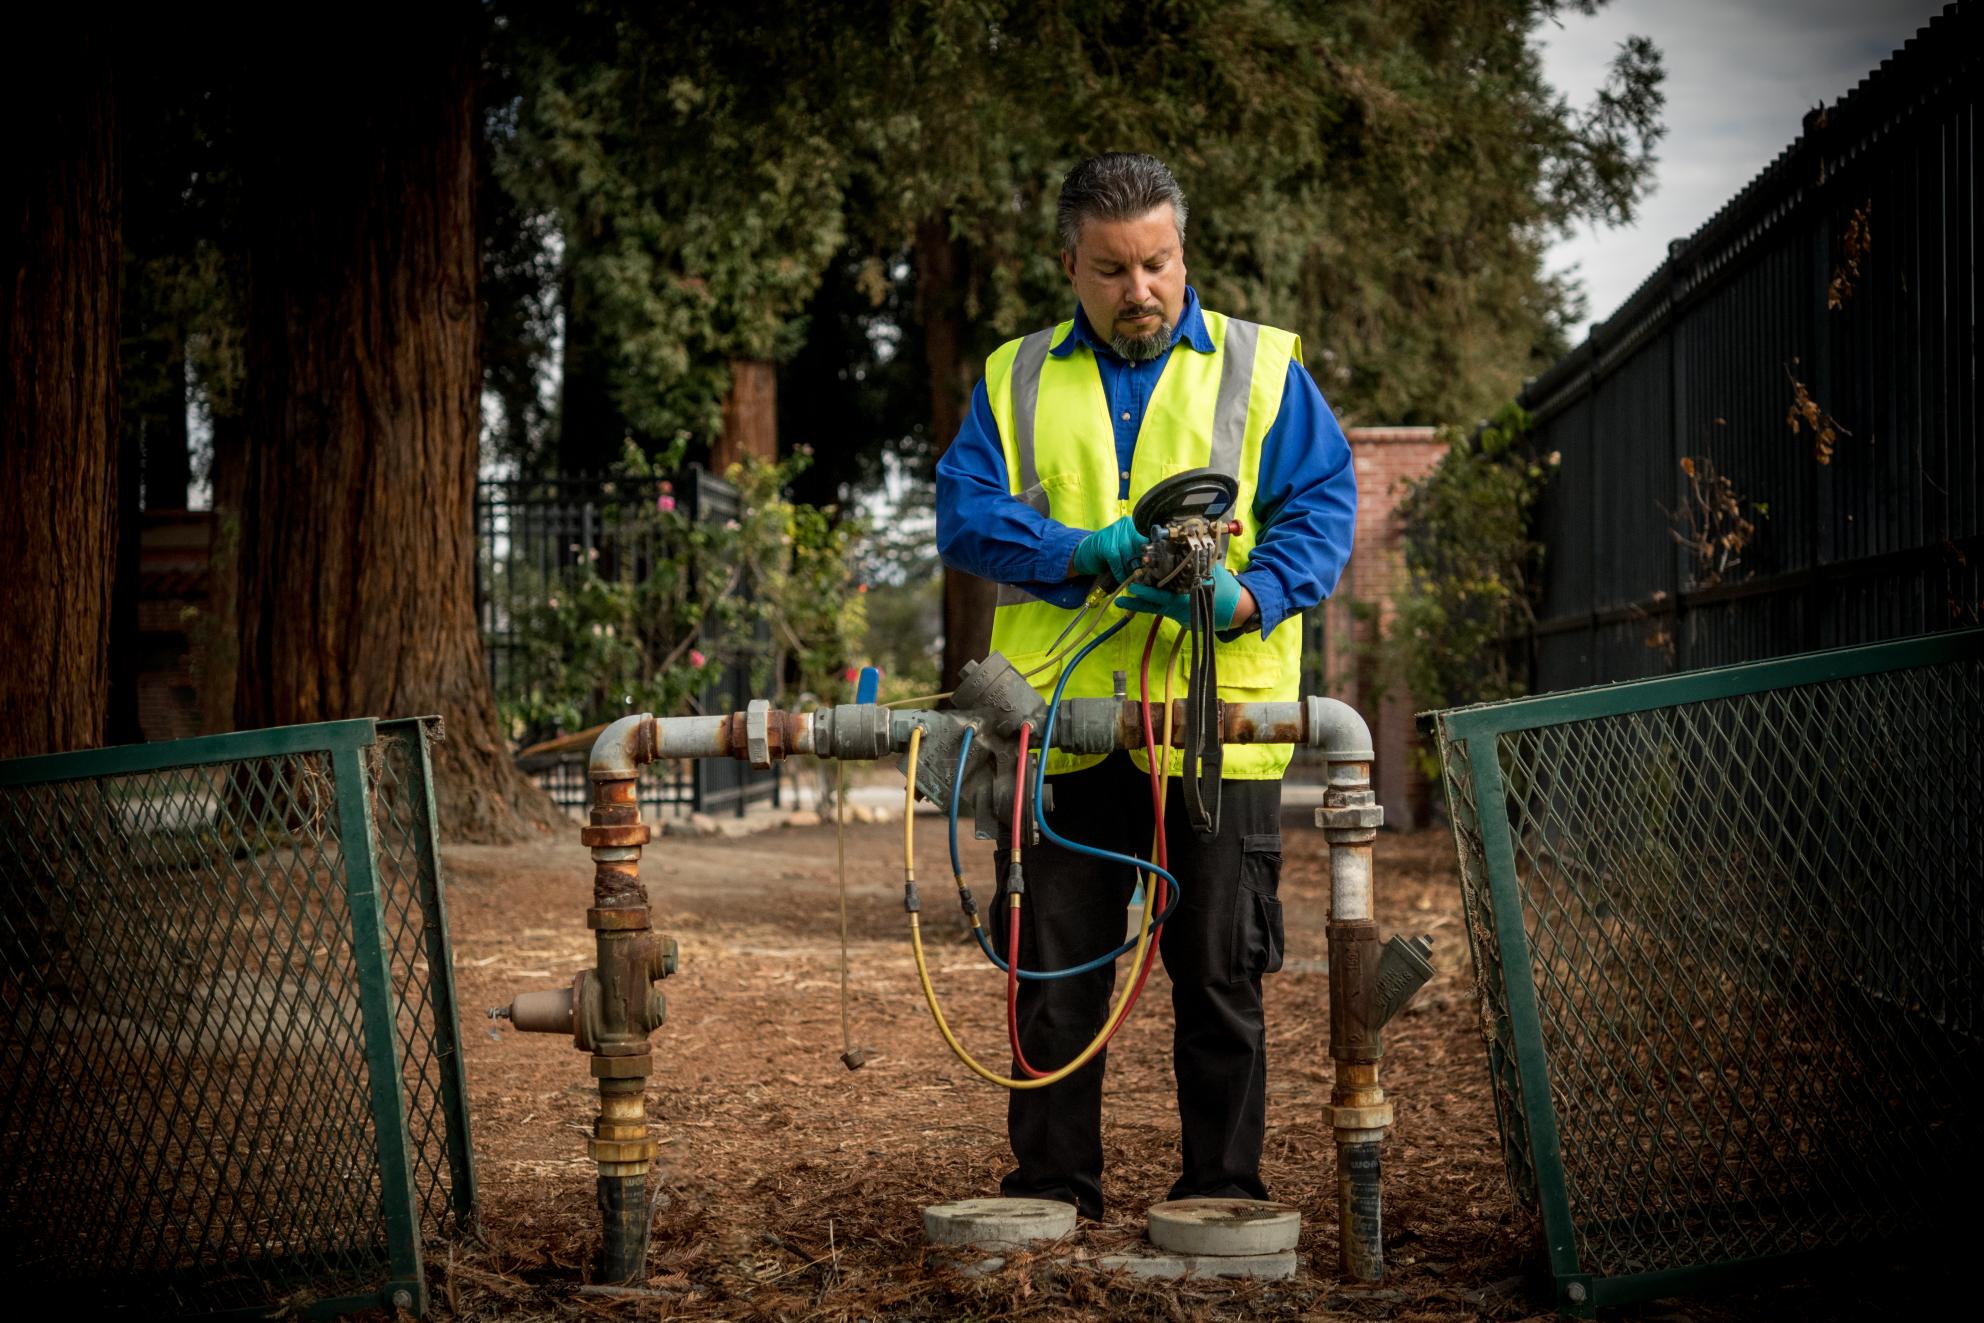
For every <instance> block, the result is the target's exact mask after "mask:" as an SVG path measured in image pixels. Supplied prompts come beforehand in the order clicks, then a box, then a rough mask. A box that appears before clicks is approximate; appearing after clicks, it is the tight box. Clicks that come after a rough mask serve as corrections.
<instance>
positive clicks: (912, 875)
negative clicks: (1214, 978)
mask: <svg viewBox="0 0 1984 1323" xmlns="http://www.w3.org/2000/svg"><path fill="white" fill-rule="evenodd" d="M1165 738H1166V739H1169V738H1170V723H1169V722H1168V721H1167V722H1166V726H1165ZM922 747H923V728H922V727H921V726H918V727H916V728H915V729H913V730H911V731H910V732H909V762H908V766H907V768H906V769H905V775H906V776H907V777H908V778H909V784H908V785H907V786H906V787H905V788H904V791H903V813H902V871H903V885H904V886H905V887H906V888H908V887H914V886H915V885H916V849H915V844H916V837H915V833H914V831H913V830H912V828H911V824H912V823H913V822H914V821H915V818H916V761H917V757H918V755H919V754H920V753H921V751H922ZM1156 897H1157V889H1156V888H1155V887H1150V888H1146V889H1145V892H1144V926H1143V931H1142V932H1140V933H1139V934H1137V947H1136V953H1135V954H1134V955H1133V956H1132V957H1131V959H1130V969H1131V970H1132V971H1133V973H1132V976H1131V977H1130V978H1128V979H1126V980H1125V981H1124V983H1123V990H1122V991H1121V992H1120V993H1118V994H1117V997H1116V1004H1115V1005H1114V1006H1113V1007H1111V1008H1110V1011H1109V1018H1108V1020H1106V1021H1104V1023H1103V1026H1102V1029H1101V1031H1100V1032H1098V1033H1097V1034H1096V1036H1095V1037H1094V1038H1093V1039H1092V1040H1090V1042H1089V1045H1088V1046H1087V1047H1085V1048H1083V1049H1082V1050H1081V1053H1080V1054H1079V1055H1078V1056H1076V1057H1075V1059H1074V1060H1073V1061H1070V1062H1069V1063H1068V1064H1067V1065H1065V1066H1062V1067H1061V1068H1060V1069H1059V1070H1054V1071H1049V1072H1048V1073H1047V1074H1045V1075H1042V1076H1041V1077H1040V1078H1039V1079H1029V1080H1022V1079H1014V1078H1013V1077H1012V1076H1010V1075H1001V1074H998V1073H997V1072H995V1071H992V1070H988V1069H987V1068H985V1067H984V1066H981V1065H980V1064H979V1063H978V1062H977V1061H976V1060H974V1059H973V1058H972V1055H971V1053H969V1052H967V1051H965V1049H964V1044H962V1043H960V1042H958V1038H957V1035H956V1034H954V1033H952V1032H951V1026H950V1022H949V1021H947V1020H946V1019H944V1010H943V1007H941V1006H939V1005H938V1004H937V989H936V988H935V987H934V986H932V984H931V982H930V964H929V961H928V960H927V959H926V958H925V957H924V954H923V923H922V919H921V917H920V916H919V915H918V914H917V913H916V911H914V910H911V911H910V913H909V944H910V948H911V949H912V950H913V951H915V953H916V977H917V980H918V981H919V982H921V983H922V984H923V1000H924V1003H925V1004H926V1005H928V1006H929V1007H930V1018H931V1019H933V1020H935V1021H936V1022H937V1032H938V1033H940V1034H942V1035H943V1036H944V1042H945V1043H947V1044H949V1045H950V1049H951V1052H952V1053H953V1054H954V1055H955V1056H956V1057H957V1059H958V1060H959V1061H962V1062H964V1064H965V1065H966V1066H968V1067H970V1069H971V1071H972V1073H973V1074H975V1075H977V1076H978V1077H979V1078H980V1079H982V1080H985V1081H986V1082H988V1083H991V1084H996V1085H998V1086H999V1087H1000V1088H1002V1089H1044V1088H1046V1087H1047V1086H1048V1085H1050V1084H1056V1083H1059V1082H1060V1081H1061V1080H1064V1079H1066V1078H1067V1077H1068V1076H1070V1075H1072V1074H1074V1073H1075V1072H1076V1071H1078V1070H1080V1069H1081V1068H1082V1067H1083V1066H1086V1065H1087V1064H1088V1063H1089V1062H1090V1061H1091V1060H1093V1059H1094V1058H1095V1054H1096V1053H1098V1052H1100V1051H1101V1050H1102V1045H1103V1044H1104V1043H1106V1042H1108V1041H1109V1036H1110V1034H1112V1033H1114V1032H1115V1030H1116V1026H1117V1024H1119V1023H1120V1022H1121V1021H1122V1019H1123V1017H1124V1016H1125V1015H1127V1014H1128V1013H1129V1009H1130V992H1131V990H1132V989H1133V988H1134V987H1135V986H1136V978H1135V976H1134V971H1136V970H1138V969H1139V968H1141V967H1142V964H1143V960H1144V955H1145V953H1146V952H1147V951H1148V950H1149V949H1150V927H1151V925H1150V916H1151V909H1152V907H1153V905H1154V904H1155V902H1156ZM974 922H975V921H974Z"/></svg>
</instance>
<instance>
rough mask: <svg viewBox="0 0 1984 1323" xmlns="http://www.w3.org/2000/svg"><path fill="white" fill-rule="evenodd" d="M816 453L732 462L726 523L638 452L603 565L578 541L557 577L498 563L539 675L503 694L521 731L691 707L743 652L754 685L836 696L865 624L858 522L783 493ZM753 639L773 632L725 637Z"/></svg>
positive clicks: (607, 517) (622, 488)
mask: <svg viewBox="0 0 1984 1323" xmlns="http://www.w3.org/2000/svg"><path fill="white" fill-rule="evenodd" d="M806 458H807V457H806V456H805V454H803V453H802V454H800V455H799V456H797V457H796V458H795V459H794V460H792V461H788V462H787V463H784V464H779V465H771V464H764V463H761V462H757V461H749V462H746V463H744V464H742V465H737V466H733V467H732V468H731V470H730V471H729V472H728V473H727V474H726V475H725V477H726V478H727V479H728V480H729V481H730V482H732V483H733V484H734V485H735V486H736V487H737V489H738V494H739V498H740V506H741V509H742V513H741V514H740V516H739V517H738V518H736V519H731V520H726V521H724V522H722V523H716V522H713V521H710V520H699V519H691V518H689V517H688V516H687V514H686V513H685V512H684V511H683V510H682V509H681V508H680V507H679V506H677V505H676V503H675V498H674V495H673V493H672V491H669V490H667V488H666V486H665V485H664V484H663V483H662V482H661V479H660V476H659V475H660V473H661V472H663V471H665V469H663V468H661V467H658V466H657V465H656V464H655V463H654V462H653V461H651V460H649V459H648V458H647V457H646V456H645V455H644V454H642V453H641V452H640V450H639V449H638V448H636V447H629V448H628V451H627V453H626V456H625V458H624V460H623V462H622V464H621V466H620V470H619V474H618V479H617V484H618V485H617V486H616V487H615V488H614V489H613V490H612V491H609V492H608V495H609V497H611V496H613V495H614V494H615V493H616V492H618V493H620V494H623V495H625V497H626V499H625V500H624V501H622V502H620V503H618V504H608V505H607V506H606V507H604V508H603V509H602V510H601V511H600V518H601V521H602V524H603V526H604V527H606V528H608V529H610V530H612V531H611V534H610V536H609V537H608V538H607V539H606V545H607V548H608V551H607V557H606V559H607V563H606V564H605V565H604V566H602V565H601V558H600V556H599V554H597V550H596V549H594V550H593V554H590V555H587V554H586V549H584V548H575V550H576V551H578V552H579V554H580V557H583V558H582V559H581V558H579V557H575V560H576V561H577V563H575V564H574V565H572V566H571V567H570V568H569V569H566V570H562V571H558V572H556V573H554V574H551V575H549V576H546V575H542V574H538V573H536V572H535V571H533V570H531V569H530V568H529V567H527V566H522V565H520V564H519V563H515V562H513V563H510V564H506V565H499V566H498V567H496V572H500V573H505V574H508V575H510V576H511V577H512V579H513V582H512V583H511V585H510V586H509V587H510V595H511V596H510V600H513V601H519V602H526V603H528V605H527V606H525V607H523V608H521V610H520V612H519V617H518V619H517V621H516V627H517V633H518V636H519V637H520V638H522V639H523V640H524V645H525V654H524V656H523V657H521V658H520V659H519V661H520V665H519V667H518V670H519V672H520V673H521V674H524V675H528V676H531V677H533V679H532V680H531V682H530V683H529V685H528V687H527V688H525V689H524V690H522V691H520V692H515V693H508V694H499V695H498V706H499V708H500V710H501V712H502V716H503V720H504V726H505V728H506V729H508V730H509V731H510V733H511V735H512V737H523V736H525V735H526V734H534V733H541V732H544V731H548V730H552V729H565V730H576V729H580V728H583V727H585V726H588V725H591V724H594V723H597V722H600V721H607V720H611V719H613V718H616V717H619V716H623V715H625V714H626V713H628V712H655V713H659V714H663V715H671V714H675V713H679V712H682V711H685V710H694V708H695V704H696V699H697V696H698V695H699V694H701V693H702V692H703V691H704V689H705V688H707V686H708V685H709V684H710V683H711V682H712V680H713V679H714V677H715V675H716V673H717V671H718V669H720V668H721V667H723V666H724V665H726V664H730V663H732V662H733V661H734V660H735V657H746V658H748V660H743V661H736V664H741V665H746V666H748V667H749V672H750V674H749V681H750V686H751V688H752V690H753V692H756V693H763V694H765V695H767V696H770V697H776V698H781V699H785V700H790V699H792V698H796V696H797V695H798V694H799V693H801V692H809V693H813V694H816V695H820V696H821V697H822V698H824V699H826V700H828V701H832V699H833V697H834V696H836V695H838V694H839V693H840V692H841V691H842V688H843V687H844V682H843V680H842V679H841V676H842V672H843V671H844V669H845V668H846V666H847V664H848V661H849V659H850V658H852V657H854V656H855V655H856V651H857V648H858V647H859V640H860V639H861V637H862V634H863V631H864V629H865V627H866V613H865V610H864V606H865V599H864V596H863V595H862V594H861V593H859V592H856V591H854V587H853V584H852V573H851V569H850V563H851V555H852V549H853V545H854V542H855V539H856V537H857V536H858V533H859V528H858V526H857V525H856V524H854V523H853V522H851V521H844V520H837V519H835V518H834V513H835V512H833V511H831V510H821V509H817V508H814V507H811V506H805V505H798V504H795V503H793V502H792V501H789V500H787V499H786V498H785V497H784V496H783V494H782V493H783V491H784V489H785V487H786V485H787V484H788V483H789V481H790V479H791V477H792V475H793V473H794V472H795V471H796V470H797V469H798V468H800V467H802V466H803V465H804V463H805V462H806ZM658 490H659V491H660V495H659V497H658V498H657V497H656V495H655V493H656V492H657V491H658ZM636 493H638V495H636ZM751 639H760V640H769V642H768V644H766V645H763V646H756V647H750V648H746V649H738V650H736V652H735V654H734V656H733V655H726V654H725V653H724V652H723V651H722V650H721V649H720V648H719V646H718V643H717V642H716V641H718V640H732V641H735V640H751Z"/></svg>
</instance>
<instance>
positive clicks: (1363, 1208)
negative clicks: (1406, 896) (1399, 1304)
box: [1309, 699, 1392, 1282]
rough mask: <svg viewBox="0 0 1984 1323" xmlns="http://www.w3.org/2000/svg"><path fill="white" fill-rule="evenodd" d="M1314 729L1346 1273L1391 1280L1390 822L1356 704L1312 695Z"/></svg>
mask: <svg viewBox="0 0 1984 1323" xmlns="http://www.w3.org/2000/svg"><path fill="white" fill-rule="evenodd" d="M1309 703H1310V704H1312V705H1316V710H1315V711H1314V712H1312V714H1311V716H1312V718H1313V722H1312V728H1313V729H1314V730H1315V731H1316V732H1317V734H1318V736H1319V737H1320V740H1321V742H1322V747H1323V749H1324V750H1325V754H1324V756H1325V758H1326V759H1327V760H1328V765H1329V784H1328V786H1327V788H1326V789H1325V791H1324V797H1323V807H1322V808H1319V809H1317V810H1316V825H1317V826H1318V827H1321V828H1322V829H1323V839H1324V841H1326V842H1327V843H1328V848H1329V856H1330V913H1329V928H1328V932H1329V951H1330V1057H1331V1059H1332V1063H1333V1065H1334V1067H1335V1079H1334V1081H1333V1083H1332V1085H1331V1088H1330V1125H1331V1128H1332V1129H1333V1130H1334V1131H1335V1137H1336V1170H1337V1232H1338V1243H1339V1245H1340V1262H1341V1266H1342V1270H1343V1273H1344V1275H1345V1276H1346V1277H1349V1278H1351V1279H1353V1280H1355V1281H1360V1282H1375V1281H1377V1280H1378V1279H1379V1278H1381V1277H1383V1276H1384V1272H1385V1259H1384V1245H1383V1240H1382V1224H1383V1217H1382V1203H1383V1200H1382V1175H1383V1172H1382V1164H1381V1162H1380V1158H1379V1147H1378V1146H1379V1143H1380V1141H1382V1140H1383V1139H1384V1137H1385V1131H1386V1130H1387V1129H1388V1128H1389V1127H1390V1126H1391V1123H1392V1105H1391V1103H1390V1101H1389V1100H1387V1099H1386V1097H1385V1091H1384V1088H1383V1086H1382V1085H1380V1084H1379V1082H1378V1062H1379V1059H1380V1058H1381V1057H1382V1056H1383V1055H1384V1044H1383V1040H1382V1038H1381V1036H1380V1032H1379V1031H1380V1030H1381V1029H1382V1028H1383V1026H1384V1014H1385V1013H1384V1007H1383V998H1382V997H1381V995H1380V991H1379V977H1378V966H1379V949H1378V924H1377V916H1376V912H1375V908H1374V905H1373V884H1372V876H1371V855H1372V847H1373V845H1374V843H1375V842H1376V840H1377V836H1378V827H1379V826H1380V825H1381V824H1382V823H1383V822H1384V820H1385V811H1384V809H1383V808H1382V807H1380V806H1379V804H1378V800H1377V796H1376V795H1375V794H1374V793H1372V790H1371V758H1372V753H1371V733H1370V729H1369V727H1367V726H1366V725H1365V724H1364V719H1363V718H1362V717H1360V716H1358V715H1357V712H1356V710H1355V709H1353V708H1351V707H1350V706H1349V705H1348V704H1345V703H1339V702H1337V701H1336V700H1334V699H1310V700H1309Z"/></svg>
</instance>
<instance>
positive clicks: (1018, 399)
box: [1013, 326, 1054, 514]
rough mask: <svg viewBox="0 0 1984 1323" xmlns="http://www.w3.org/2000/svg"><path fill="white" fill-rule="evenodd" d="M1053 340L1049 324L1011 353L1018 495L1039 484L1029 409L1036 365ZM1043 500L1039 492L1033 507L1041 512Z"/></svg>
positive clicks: (1034, 398)
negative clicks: (1034, 459) (1018, 462)
mask: <svg viewBox="0 0 1984 1323" xmlns="http://www.w3.org/2000/svg"><path fill="white" fill-rule="evenodd" d="M1053 340H1054V328H1053V327H1051V326H1050V327H1048V328H1047V329H1046V330H1044V331H1035V332H1034V333H1033V334H1032V335H1029V336H1028V337H1027V338H1026V339H1024V340H1022V341H1020V348H1019V352H1018V353H1017V354H1015V355H1014V356H1013V452H1014V453H1015V454H1017V455H1018V456H1019V459H1020V472H1019V479H1020V493H1021V496H1022V497H1024V496H1025V495H1026V494H1027V493H1029V492H1032V491H1033V489H1034V488H1036V487H1038V486H1039V485H1040V474H1039V473H1038V472H1037V471H1036V470H1035V469H1034V465H1033V411H1034V407H1035V406H1036V405H1038V404H1039V403H1040V365H1041V364H1043V363H1045V362H1046V361H1047V348H1048V346H1049V345H1050V344H1052V343H1053ZM1045 504H1046V497H1045V495H1044V494H1043V495H1042V497H1041V505H1036V506H1034V509H1036V510H1039V511H1040V512H1041V513H1042V514H1045V513H1047V511H1046V510H1045V509H1042V506H1044V505H1045Z"/></svg>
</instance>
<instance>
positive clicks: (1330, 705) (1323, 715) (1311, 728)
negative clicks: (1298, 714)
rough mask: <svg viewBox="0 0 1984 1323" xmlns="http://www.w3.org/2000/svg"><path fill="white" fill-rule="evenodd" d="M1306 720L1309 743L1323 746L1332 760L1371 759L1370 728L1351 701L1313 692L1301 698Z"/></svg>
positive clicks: (1366, 760) (1360, 760)
mask: <svg viewBox="0 0 1984 1323" xmlns="http://www.w3.org/2000/svg"><path fill="white" fill-rule="evenodd" d="M1302 706H1303V713H1302V716H1303V723H1304V725H1306V726H1307V728H1308V732H1309V747H1310V748H1312V749H1321V750H1323V752H1324V754H1325V756H1327V757H1328V759H1329V760H1330V761H1331V762H1333V763H1368V762H1370V761H1371V759H1372V758H1373V757H1374V756H1375V755H1374V754H1373V753H1372V751H1371V728H1370V727H1369V726H1367V725H1365V724H1364V718H1363V717H1362V716H1360V715H1358V712H1357V709H1356V708H1354V707H1352V706H1351V705H1350V704H1348V703H1345V702H1341V701H1339V700H1338V699H1334V698H1318V697H1316V696H1315V695H1314V694H1311V695H1310V696H1309V697H1307V698H1305V699H1303V700H1302Z"/></svg>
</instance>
